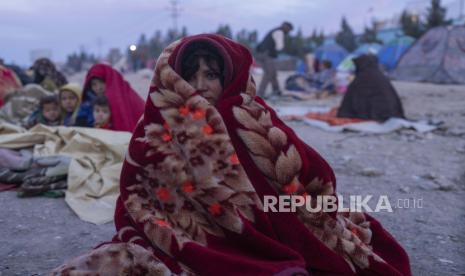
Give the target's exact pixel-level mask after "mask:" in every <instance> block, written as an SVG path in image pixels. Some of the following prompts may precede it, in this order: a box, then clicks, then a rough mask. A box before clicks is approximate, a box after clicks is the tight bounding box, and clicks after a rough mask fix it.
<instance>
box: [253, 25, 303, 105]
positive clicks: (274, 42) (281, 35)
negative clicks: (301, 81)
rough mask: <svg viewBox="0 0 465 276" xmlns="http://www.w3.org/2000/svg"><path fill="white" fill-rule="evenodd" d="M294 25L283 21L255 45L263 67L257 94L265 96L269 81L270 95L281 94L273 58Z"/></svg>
mask: <svg viewBox="0 0 465 276" xmlns="http://www.w3.org/2000/svg"><path fill="white" fill-rule="evenodd" d="M293 28H294V27H293V26H292V24H291V23H289V22H284V23H283V24H281V26H280V27H278V28H275V29H273V30H271V31H270V32H269V33H268V34H267V35H266V36H265V38H264V39H263V40H262V42H260V43H259V44H258V46H257V61H259V63H260V64H261V66H262V67H263V78H262V80H261V82H260V86H259V87H258V91H257V95H258V96H260V97H264V96H265V90H266V87H267V86H268V84H269V83H271V88H272V95H273V94H277V95H281V94H282V93H281V89H280V87H279V83H278V76H277V71H276V64H275V62H276V61H275V60H276V58H277V57H278V52H280V51H282V50H283V49H284V46H285V41H286V35H287V34H288V33H289V32H290V31H292V29H293Z"/></svg>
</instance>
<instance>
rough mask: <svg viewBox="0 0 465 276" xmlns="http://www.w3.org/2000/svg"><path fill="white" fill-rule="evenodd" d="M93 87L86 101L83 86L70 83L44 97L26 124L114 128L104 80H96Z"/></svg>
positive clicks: (92, 83)
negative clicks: (83, 97) (55, 93)
mask: <svg viewBox="0 0 465 276" xmlns="http://www.w3.org/2000/svg"><path fill="white" fill-rule="evenodd" d="M90 90H91V91H88V92H87V93H86V95H87V96H89V95H91V96H90V97H86V98H85V99H84V100H83V99H82V94H83V93H82V89H81V87H80V86H79V85H78V84H75V83H68V84H66V85H64V86H62V87H60V88H59V92H58V95H50V96H44V97H42V98H41V99H40V104H39V107H38V109H37V110H36V111H35V112H33V113H32V114H31V115H30V117H29V118H28V120H27V127H28V128H31V127H33V126H35V125H36V124H43V125H47V126H59V125H63V126H84V127H95V128H102V129H111V111H110V106H109V101H108V99H107V97H106V96H105V84H104V82H103V81H101V80H98V79H93V80H92V81H91V86H90Z"/></svg>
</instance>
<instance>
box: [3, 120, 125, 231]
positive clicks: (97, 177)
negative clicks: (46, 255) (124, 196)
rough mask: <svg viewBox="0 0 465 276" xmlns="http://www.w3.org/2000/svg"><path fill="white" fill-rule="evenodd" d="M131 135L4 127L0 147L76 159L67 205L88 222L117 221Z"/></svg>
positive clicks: (74, 160) (100, 131)
mask: <svg viewBox="0 0 465 276" xmlns="http://www.w3.org/2000/svg"><path fill="white" fill-rule="evenodd" d="M130 138H131V133H129V132H120V131H110V130H102V129H93V128H81V127H48V126H44V125H37V126H35V127H34V128H32V129H30V130H29V131H27V130H24V129H22V128H20V127H17V126H14V125H9V124H2V125H0V147H3V148H10V149H19V148H25V147H34V156H47V155H55V154H60V155H67V156H70V157H72V159H73V160H72V161H71V164H70V167H69V173H68V190H67V192H66V198H65V200H66V202H67V203H68V205H69V206H70V207H71V209H73V211H74V212H76V214H77V215H78V216H79V217H80V218H81V219H82V220H85V221H88V222H92V223H95V224H103V223H106V222H110V221H112V220H113V214H114V210H115V204H116V199H117V197H118V195H119V178H120V173H121V167H122V164H123V160H124V155H125V153H126V150H127V147H128V144H129V140H130Z"/></svg>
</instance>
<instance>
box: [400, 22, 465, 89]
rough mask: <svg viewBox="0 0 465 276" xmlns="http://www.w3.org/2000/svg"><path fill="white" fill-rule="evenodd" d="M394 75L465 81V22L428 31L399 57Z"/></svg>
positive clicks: (412, 79)
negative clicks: (460, 24) (464, 23)
mask: <svg viewBox="0 0 465 276" xmlns="http://www.w3.org/2000/svg"><path fill="white" fill-rule="evenodd" d="M392 77H393V78H395V79H398V80H405V81H424V82H432V83H451V84H453V83H462V84H465V26H446V27H436V28H434V29H431V30H430V31H428V32H427V33H426V34H424V35H423V36H422V37H421V38H420V39H418V40H417V42H415V43H414V44H413V45H412V47H411V48H410V49H409V50H408V51H407V52H405V54H404V55H403V56H402V57H401V58H400V60H399V63H398V65H397V67H396V69H395V71H394V73H393V74H392Z"/></svg>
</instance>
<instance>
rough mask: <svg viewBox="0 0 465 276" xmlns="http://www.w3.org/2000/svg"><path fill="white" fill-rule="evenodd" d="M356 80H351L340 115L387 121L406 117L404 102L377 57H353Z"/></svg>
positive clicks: (338, 114) (339, 111)
mask: <svg viewBox="0 0 465 276" xmlns="http://www.w3.org/2000/svg"><path fill="white" fill-rule="evenodd" d="M353 61H354V63H355V67H356V71H355V79H354V80H353V81H352V82H351V83H350V85H349V87H348V88H347V92H346V94H345V95H344V99H343V100H342V103H341V106H340V108H339V110H338V113H337V116H338V117H345V118H360V119H368V120H376V121H385V120H387V119H389V118H392V117H397V118H404V110H403V107H402V102H401V101H400V98H399V95H398V94H397V91H396V89H395V88H394V87H393V86H392V84H391V82H390V80H389V79H388V78H387V77H386V76H385V75H384V74H383V73H382V72H381V70H380V69H379V65H378V58H377V57H376V56H374V55H361V56H359V57H357V58H355V59H353Z"/></svg>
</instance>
